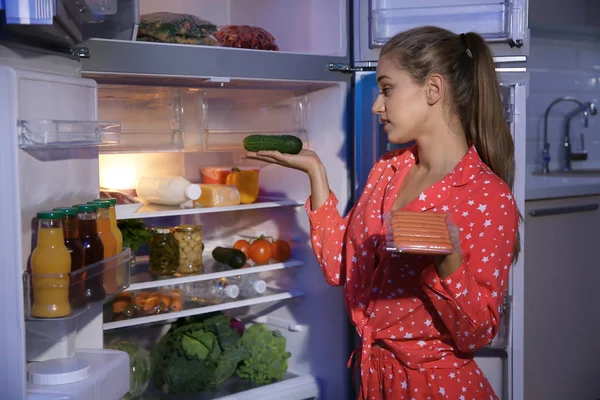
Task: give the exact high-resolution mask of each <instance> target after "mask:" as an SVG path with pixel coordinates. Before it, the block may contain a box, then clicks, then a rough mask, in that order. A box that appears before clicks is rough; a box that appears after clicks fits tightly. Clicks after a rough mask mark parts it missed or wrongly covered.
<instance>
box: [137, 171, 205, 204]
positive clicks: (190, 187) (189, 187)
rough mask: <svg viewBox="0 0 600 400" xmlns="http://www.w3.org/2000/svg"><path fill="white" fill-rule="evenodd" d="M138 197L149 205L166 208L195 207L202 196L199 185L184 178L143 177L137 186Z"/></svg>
mask: <svg viewBox="0 0 600 400" xmlns="http://www.w3.org/2000/svg"><path fill="white" fill-rule="evenodd" d="M136 191H137V195H138V197H140V198H141V199H142V200H144V201H145V202H147V203H154V204H161V205H165V206H175V205H180V206H188V205H190V204H191V206H193V201H194V200H198V199H199V198H200V195H201V194H202V189H200V186H199V185H196V184H194V183H190V182H189V181H188V180H187V179H185V178H184V177H182V176H173V175H165V176H154V177H148V176H142V177H141V178H139V179H138V182H137V185H136Z"/></svg>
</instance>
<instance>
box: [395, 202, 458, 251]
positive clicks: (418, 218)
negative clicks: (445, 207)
mask: <svg viewBox="0 0 600 400" xmlns="http://www.w3.org/2000/svg"><path fill="white" fill-rule="evenodd" d="M451 224H452V221H451V218H450V215H449V214H447V213H437V212H418V211H400V210H398V211H390V212H388V213H386V214H385V215H384V227H385V230H386V235H385V240H386V250H387V251H390V252H394V253H407V254H422V255H445V254H451V253H452V252H454V251H455V249H456V247H457V246H456V245H455V243H456V242H457V240H456V238H453V237H452V234H451V232H452V229H450V226H451ZM457 250H458V249H457Z"/></svg>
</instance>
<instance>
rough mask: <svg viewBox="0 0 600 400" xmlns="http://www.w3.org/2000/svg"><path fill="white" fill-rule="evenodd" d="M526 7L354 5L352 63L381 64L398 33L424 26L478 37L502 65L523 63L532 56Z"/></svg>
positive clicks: (455, 2)
mask: <svg viewBox="0 0 600 400" xmlns="http://www.w3.org/2000/svg"><path fill="white" fill-rule="evenodd" d="M527 8H528V1H527V0H354V9H355V13H354V21H353V22H354V27H353V28H354V38H355V39H354V40H355V42H354V62H355V63H364V62H374V61H377V58H378V56H379V52H380V50H381V47H382V46H383V45H384V44H385V43H386V42H387V41H388V40H389V39H390V38H392V37H393V36H394V35H395V34H396V33H398V32H401V31H404V30H407V29H411V28H414V27H417V26H423V25H435V26H440V27H442V28H446V29H448V30H450V31H453V32H456V33H464V32H470V31H473V32H477V33H479V34H481V35H482V36H483V37H484V38H485V39H486V40H487V41H488V43H489V44H490V46H491V48H492V52H493V53H494V57H496V58H497V59H498V60H504V61H508V60H510V59H511V58H513V57H518V58H516V59H515V60H519V59H521V60H522V58H523V56H526V55H527V54H528V37H527V36H528V29H527Z"/></svg>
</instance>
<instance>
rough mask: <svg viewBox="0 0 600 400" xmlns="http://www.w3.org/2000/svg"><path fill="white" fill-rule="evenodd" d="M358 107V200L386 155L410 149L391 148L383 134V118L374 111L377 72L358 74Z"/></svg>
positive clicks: (356, 102) (356, 127)
mask: <svg viewBox="0 0 600 400" xmlns="http://www.w3.org/2000/svg"><path fill="white" fill-rule="evenodd" d="M354 83H355V88H356V95H355V103H354V115H355V122H354V185H353V186H354V198H355V199H358V197H360V194H361V193H362V190H363V188H364V186H365V184H366V182H367V178H368V177H369V172H370V171H371V168H372V167H373V165H374V164H375V161H377V159H378V158H379V157H381V156H382V155H383V154H385V153H386V152H388V151H390V150H394V149H396V148H401V147H405V146H408V145H410V143H409V144H405V145H398V144H391V143H389V142H388V141H387V135H386V133H385V131H384V130H383V124H382V123H381V121H380V120H379V116H377V115H375V114H373V112H372V111H371V108H372V106H373V103H374V102H375V99H376V98H377V94H378V92H379V89H378V88H377V82H376V77H375V71H365V72H357V73H356V74H355V82H354Z"/></svg>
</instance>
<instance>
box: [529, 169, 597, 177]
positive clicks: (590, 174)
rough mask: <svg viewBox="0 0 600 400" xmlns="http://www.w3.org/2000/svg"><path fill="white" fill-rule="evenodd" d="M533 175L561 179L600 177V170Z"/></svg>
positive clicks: (536, 172)
mask: <svg viewBox="0 0 600 400" xmlns="http://www.w3.org/2000/svg"><path fill="white" fill-rule="evenodd" d="M532 174H533V175H538V176H557V177H561V178H565V177H569V176H572V177H600V169H573V170H571V171H550V172H548V173H546V174H545V173H543V172H541V171H535V172H533V173H532Z"/></svg>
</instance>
